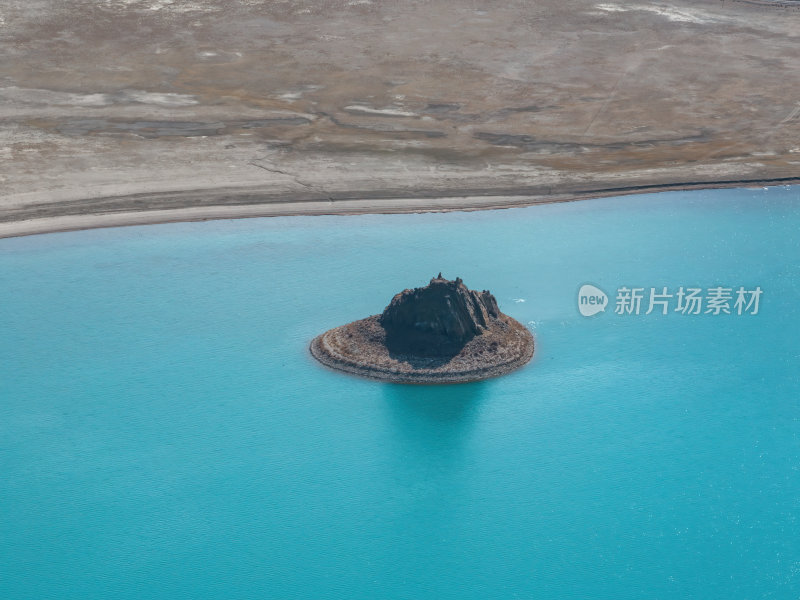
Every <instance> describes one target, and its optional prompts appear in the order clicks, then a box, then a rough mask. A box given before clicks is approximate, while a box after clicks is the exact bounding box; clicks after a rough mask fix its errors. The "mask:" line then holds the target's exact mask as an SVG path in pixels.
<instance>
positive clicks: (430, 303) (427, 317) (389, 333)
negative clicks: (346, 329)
mask: <svg viewBox="0 0 800 600" xmlns="http://www.w3.org/2000/svg"><path fill="white" fill-rule="evenodd" d="M499 315H500V310H499V309H498V307H497V300H495V298H494V296H492V294H491V293H489V292H488V291H487V290H484V291H483V292H477V291H474V290H470V289H468V288H467V286H465V285H464V283H463V282H462V281H461V279H460V278H458V277H457V278H456V280H455V281H449V280H447V279H444V278H443V277H442V274H441V273H439V276H438V277H435V278H434V279H431V281H430V283H429V284H428V285H427V286H425V287H420V288H415V289H413V290H404V291H402V292H400V293H399V294H397V295H396V296H395V297H394V298H392V301H391V302H390V303H389V306H387V307H386V309H385V310H384V311H383V314H382V315H381V317H380V324H381V326H383V328H384V330H386V342H387V346H388V347H389V349H390V350H391V351H393V352H396V353H415V354H421V355H429V356H439V355H447V354H455V353H456V352H458V351H459V350H460V349H461V348H462V347H463V346H464V344H466V343H467V342H468V341H470V340H471V339H472V338H474V337H475V336H476V335H480V334H481V333H483V332H484V331H486V330H487V329H488V328H489V325H490V320H491V319H492V318H497V317H498V316H499Z"/></svg>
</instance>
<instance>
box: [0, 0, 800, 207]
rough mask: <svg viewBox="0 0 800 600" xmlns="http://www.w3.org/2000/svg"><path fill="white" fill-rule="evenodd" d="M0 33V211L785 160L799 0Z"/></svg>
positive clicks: (437, 6)
mask: <svg viewBox="0 0 800 600" xmlns="http://www.w3.org/2000/svg"><path fill="white" fill-rule="evenodd" d="M0 44H1V45H0V48H2V54H3V60H2V62H1V63H0V184H2V187H1V188H0V189H2V194H1V195H0V221H9V220H15V219H27V218H31V217H36V216H47V215H51V216H52V215H60V214H71V213H78V212H81V211H100V212H102V211H119V210H126V209H131V208H133V209H136V208H167V207H174V206H182V205H187V204H188V205H192V204H198V203H200V204H202V203H207V204H228V203H230V204H236V203H248V202H274V201H278V200H287V199H288V200H299V201H302V200H309V199H326V200H329V201H332V202H335V201H337V200H339V199H343V198H350V197H378V198H380V197H392V196H394V197H414V196H435V195H445V196H447V195H450V196H453V195H460V194H465V195H466V194H476V195H480V194H512V193H524V194H531V195H532V196H539V197H546V196H548V195H553V196H555V195H558V194H569V193H579V192H581V191H586V190H602V189H607V188H617V187H630V186H639V185H654V184H655V185H657V184H664V183H683V182H705V181H733V180H737V181H740V180H748V179H782V178H792V177H800V60H798V56H800V2H797V1H796V0H787V1H784V2H769V1H763V2H743V1H739V2H734V1H731V0H727V1H724V2H721V1H706V0H694V1H691V2H690V1H687V0H666V1H664V2H656V3H648V2H645V1H642V2H641V3H636V2H627V1H626V2H610V1H609V2H592V1H588V0H586V1H579V0H540V1H536V2H533V1H531V0H525V1H518V0H508V1H503V2H500V1H497V0H494V1H489V0H463V1H459V2H456V1H453V0H403V1H398V0H393V1H389V0H314V1H312V0H227V1H226V0H91V1H90V0H3V2H0ZM187 190H188V191H190V193H188V194H187V193H185V192H186V191H187ZM177 192H181V193H177Z"/></svg>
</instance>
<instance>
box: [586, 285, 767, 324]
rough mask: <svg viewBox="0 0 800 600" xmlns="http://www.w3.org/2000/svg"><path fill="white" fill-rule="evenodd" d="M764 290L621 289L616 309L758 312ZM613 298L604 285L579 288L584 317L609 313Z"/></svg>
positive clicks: (631, 312) (646, 312)
mask: <svg viewBox="0 0 800 600" xmlns="http://www.w3.org/2000/svg"><path fill="white" fill-rule="evenodd" d="M763 293H764V291H763V290H762V289H761V286H756V287H755V288H753V289H747V288H745V287H744V286H738V288H737V287H735V286H731V287H726V286H721V285H720V286H716V287H710V288H705V289H704V288H699V287H688V286H680V287H678V288H677V289H675V288H672V289H670V288H667V287H666V286H664V287H658V288H656V287H651V288H646V287H633V286H630V287H629V286H626V285H623V286H621V287H619V288H617V293H616V295H615V297H614V310H613V312H614V313H615V314H617V315H649V314H652V313H655V314H659V315H667V314H670V313H679V314H682V315H722V314H725V315H757V314H758V310H759V306H760V303H761V296H762V294H763ZM608 305H609V298H608V296H607V295H606V294H605V292H603V290H601V289H600V288H598V287H596V286H594V285H591V284H588V283H587V284H584V285H582V286H581V288H580V290H579V291H578V310H579V311H580V313H581V314H582V315H583V316H584V317H591V316H593V315H596V314H597V313H600V312H605V310H606V308H607V306H608Z"/></svg>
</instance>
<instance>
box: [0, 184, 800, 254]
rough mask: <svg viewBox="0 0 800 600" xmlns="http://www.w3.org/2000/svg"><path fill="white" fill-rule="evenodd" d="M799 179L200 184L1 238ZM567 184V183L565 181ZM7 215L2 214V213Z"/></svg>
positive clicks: (36, 221)
mask: <svg viewBox="0 0 800 600" xmlns="http://www.w3.org/2000/svg"><path fill="white" fill-rule="evenodd" d="M797 184H800V176H797V177H778V178H755V179H735V180H708V181H690V182H677V183H654V184H636V185H627V186H626V185H620V186H614V187H611V186H606V187H594V188H593V187H590V188H585V189H579V188H578V189H574V188H573V189H569V190H565V191H563V192H559V191H557V189H554V188H557V187H558V186H542V187H540V188H531V187H527V188H495V189H472V190H468V189H457V190H451V194H449V195H448V193H447V190H439V189H437V190H435V191H434V190H430V192H431V193H430V194H426V193H425V191H424V190H421V191H418V192H416V193H412V192H406V193H403V192H402V191H397V190H383V191H381V190H370V191H363V192H358V191H354V192H351V193H347V194H342V193H340V194H337V195H336V196H337V197H333V196H329V197H327V198H320V197H319V196H318V195H317V196H305V197H303V196H297V195H294V196H293V197H288V198H286V199H283V200H281V199H279V198H280V197H281V196H283V197H286V196H289V195H288V194H281V195H276V196H274V197H270V196H269V194H268V193H267V192H266V191H265V190H263V189H259V187H248V188H240V189H230V188H228V189H215V188H211V189H199V190H183V191H178V192H148V193H138V194H126V195H120V196H110V197H109V196H105V197H101V198H87V199H84V200H82V201H80V202H78V203H76V202H75V201H71V202H69V203H65V204H64V205H60V204H59V203H58V202H53V203H49V204H46V205H41V206H28V207H23V208H21V209H17V210H16V214H15V211H14V210H6V211H0V239H2V238H11V237H22V236H29V235H40V234H47V233H60V232H67V231H80V230H87V229H98V228H111V227H129V226H138V225H158V224H166V223H185V222H197V221H209V220H227V219H245V218H261V217H278V216H322V215H360V214H407V213H424V212H453V211H475V210H499V209H508V208H523V207H528V206H534V205H537V204H552V203H560V202H575V201H579V200H591V199H596V198H604V197H609V196H625V195H635V194H649V193H659V192H668V191H690V190H702V189H725V188H753V187H777V186H785V185H797ZM564 187H568V186H564ZM165 197H169V198H170V199H172V200H173V201H174V203H175V206H174V207H170V208H159V209H156V210H152V209H146V208H144V209H141V208H140V209H135V208H134V206H135V205H139V206H147V203H148V199H163V198H165ZM215 197H218V198H224V200H225V201H226V202H225V203H224V204H214V203H213V202H214V200H213V198H215ZM197 198H204V199H205V200H204V201H205V202H208V201H209V199H210V203H209V204H202V205H199V206H198V205H197V204H196V203H193V199H195V200H196V199H197ZM98 200H103V201H105V203H106V206H105V210H101V211H92V210H91V208H92V206H91V203H92V202H95V201H98ZM4 212H5V213H6V214H3V213H4Z"/></svg>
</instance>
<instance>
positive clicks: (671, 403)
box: [0, 187, 800, 600]
mask: <svg viewBox="0 0 800 600" xmlns="http://www.w3.org/2000/svg"><path fill="white" fill-rule="evenodd" d="M799 234H800V189H798V188H797V187H793V188H770V189H769V190H761V189H758V190H752V189H748V190H717V191H696V192H683V193H664V194H653V195H644V196H629V197H624V198H609V199H601V200H591V201H584V202H575V203H569V204H554V205H546V206H538V207H531V208H524V209H512V210H505V211H492V212H472V213H449V214H425V215H392V216H380V215H365V216H354V217H286V218H273V219H256V220H240V221H216V222H206V223H189V224H177V225H158V226H148V227H131V228H120V229H106V230H93V231H85V232H74V233H63V234H51V235H44V236H34V237H28V238H18V239H6V240H0V331H2V336H0V598H3V599H4V600H16V599H23V598H24V599H28V598H30V599H51V598H52V599H80V600H90V599H110V598H114V599H134V598H135V599H155V598H158V599H162V598H163V599H170V600H174V599H178V598H191V599H206V598H208V599H211V598H213V599H217V598H219V599H251V598H252V599H256V598H258V599H273V598H275V599H295V598H297V599H301V598H302V599H317V598H319V599H327V598H342V599H362V598H363V599H400V598H402V599H409V600H412V599H413V600H420V599H437V600H440V599H454V600H455V599H458V600H469V599H476V600H477V599H487V598H504V599H505V598H526V599H530V598H536V599H559V600H563V599H572V598H574V599H579V598H580V599H584V598H595V599H609V600H610V599H613V600H621V599H628V598H630V599H645V598H647V599H654V598H670V599H671V598H698V599H706V600H707V599H725V600H730V599H752V598H771V599H775V598H777V599H796V598H798V597H799V596H800V375H798V366H799V365H800V341H799V340H798V334H800V308H798V300H799V299H800V235H799ZM439 271H442V273H443V274H444V275H445V276H446V277H449V278H454V277H456V276H460V277H462V278H463V279H464V282H465V283H466V284H467V285H468V286H469V287H472V288H478V289H485V288H488V289H491V290H492V292H493V293H494V294H495V296H496V297H497V300H498V302H499V304H500V308H501V309H502V310H503V311H504V312H506V313H508V314H510V315H511V316H513V317H515V318H516V319H518V320H519V321H521V322H523V323H527V324H528V325H529V326H530V327H531V328H532V330H533V332H534V335H535V338H536V341H537V350H536V355H535V356H534V359H533V361H532V362H531V363H530V364H529V365H527V366H526V367H524V368H523V369H521V370H519V371H517V372H515V373H513V374H511V375H508V376H506V377H502V378H499V379H495V380H488V381H484V382H480V383H473V384H466V385H458V386H439V387H422V386H419V387H417V386H402V385H392V384H384V383H378V382H373V381H368V380H362V379H356V378H352V377H349V376H346V375H341V374H338V373H334V372H331V371H328V370H326V369H324V368H322V367H320V366H318V365H317V364H316V363H314V362H313V360H312V359H311V358H310V356H309V355H308V353H307V344H308V342H309V341H310V340H311V338H312V337H314V336H315V335H316V334H318V333H320V332H322V331H324V330H326V329H328V328H330V327H333V326H336V325H340V324H343V323H345V322H348V321H352V320H355V319H358V318H362V317H365V316H367V315H370V314H375V313H378V312H380V311H381V310H382V309H383V307H384V306H385V305H386V304H387V303H388V302H389V300H390V299H391V297H392V295H393V294H394V293H396V292H398V291H400V290H402V289H403V288H405V287H414V286H421V285H425V284H426V283H427V281H428V279H430V278H431V277H432V276H434V275H436V274H437V273H438V272H439ZM584 283H591V284H593V285H595V286H597V287H598V288H600V289H602V290H603V291H605V292H606V293H607V294H608V296H609V303H610V305H609V308H608V309H607V310H606V311H605V312H601V313H600V314H598V315H596V316H594V317H590V318H587V317H584V316H581V314H580V313H579V312H578V299H577V293H578V288H579V287H580V286H581V285H582V284H584ZM625 286H627V287H628V288H636V287H641V288H644V289H645V291H647V292H649V291H650V290H649V288H650V287H654V288H657V290H658V291H659V292H661V291H662V290H661V288H662V287H667V288H668V292H676V291H677V290H678V289H679V288H681V287H684V288H687V289H688V288H690V287H695V288H698V289H702V290H704V293H706V290H708V289H711V288H714V287H724V288H731V289H732V290H733V292H732V293H734V296H735V292H736V290H737V289H738V288H739V287H740V286H741V287H743V288H744V289H745V290H748V291H749V290H755V289H756V288H760V289H761V290H762V292H763V293H762V295H761V296H760V303H759V307H758V312H757V314H752V313H753V312H754V307H753V306H751V307H750V311H749V312H747V311H744V312H743V314H741V315H739V314H736V310H731V313H732V314H725V313H724V312H722V313H721V314H713V312H712V313H705V312H701V314H682V313H681V312H680V311H676V310H674V308H675V304H672V305H670V306H669V307H668V308H669V314H667V315H663V314H661V310H660V309H658V310H655V311H653V312H652V313H651V314H645V312H646V308H647V306H646V303H644V304H643V306H642V310H641V312H640V314H617V313H616V312H615V298H616V296H617V292H618V290H619V288H621V287H625ZM672 301H673V302H676V300H675V299H674V298H673V300H672ZM730 308H731V309H733V308H734V304H733V302H731V304H730ZM703 309H705V306H704V307H703Z"/></svg>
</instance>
